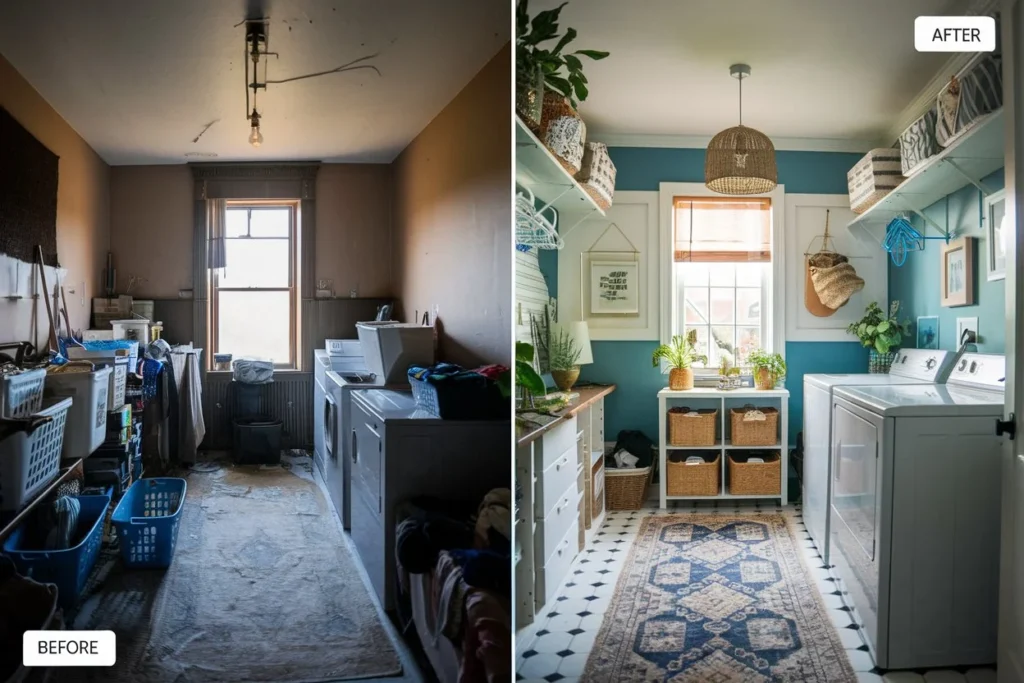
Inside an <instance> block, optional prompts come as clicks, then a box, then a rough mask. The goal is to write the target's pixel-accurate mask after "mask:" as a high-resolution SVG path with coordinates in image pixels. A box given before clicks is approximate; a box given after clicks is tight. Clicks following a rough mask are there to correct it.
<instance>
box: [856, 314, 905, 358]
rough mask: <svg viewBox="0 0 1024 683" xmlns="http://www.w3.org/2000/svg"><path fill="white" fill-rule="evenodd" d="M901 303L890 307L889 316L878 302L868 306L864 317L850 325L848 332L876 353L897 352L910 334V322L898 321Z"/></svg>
mask: <svg viewBox="0 0 1024 683" xmlns="http://www.w3.org/2000/svg"><path fill="white" fill-rule="evenodd" d="M899 310H900V302H899V301H893V302H892V303H891V304H890V305H889V315H888V317H886V315H885V311H883V310H882V308H881V307H880V306H879V305H878V302H877V301H872V302H871V303H870V304H868V307H867V309H866V310H865V313H864V317H863V318H861V319H860V320H859V321H857V322H855V323H850V326H849V327H847V328H846V331H847V332H849V333H850V334H852V335H855V336H856V337H857V338H858V339H859V340H860V343H861V345H863V346H866V347H867V348H869V349H871V350H873V351H875V352H876V353H881V354H887V353H889V352H890V351H895V350H896V349H898V348H899V346H900V344H902V343H903V338H904V337H905V336H907V335H908V334H910V321H909V320H904V321H903V322H902V323H901V322H900V321H899V320H898V319H897V317H896V314H897V313H899Z"/></svg>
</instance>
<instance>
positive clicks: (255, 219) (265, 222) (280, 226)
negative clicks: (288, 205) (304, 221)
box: [249, 208, 291, 237]
mask: <svg viewBox="0 0 1024 683" xmlns="http://www.w3.org/2000/svg"><path fill="white" fill-rule="evenodd" d="M290 217H291V209H283V208H275V209H253V210H252V218H251V219H250V223H249V235H250V236H252V237H288V222H289V218H290Z"/></svg>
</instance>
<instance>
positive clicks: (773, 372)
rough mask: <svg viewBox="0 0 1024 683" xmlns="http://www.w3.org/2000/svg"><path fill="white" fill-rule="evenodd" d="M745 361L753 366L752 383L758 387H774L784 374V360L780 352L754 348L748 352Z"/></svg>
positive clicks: (765, 388)
mask: <svg viewBox="0 0 1024 683" xmlns="http://www.w3.org/2000/svg"><path fill="white" fill-rule="evenodd" d="M747 361H748V362H749V363H750V366H751V367H752V368H754V384H755V386H757V388H758V389H761V390H764V391H767V390H770V389H774V388H775V385H776V384H778V383H779V380H780V379H782V378H783V377H785V376H786V361H785V360H783V358H782V354H778V353H768V352H767V351H765V350H764V349H755V350H754V351H751V352H750V355H749V356H748V357H747Z"/></svg>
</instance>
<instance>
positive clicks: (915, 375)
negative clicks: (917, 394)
mask: <svg viewBox="0 0 1024 683" xmlns="http://www.w3.org/2000/svg"><path fill="white" fill-rule="evenodd" d="M952 359H953V354H952V353H950V352H949V351H940V350H938V349H900V350H899V351H897V352H896V357H895V358H894V359H893V361H892V366H891V367H890V368H889V374H890V375H895V376H898V377H907V378H909V379H918V380H921V381H922V382H940V381H941V379H940V377H941V375H942V372H943V370H948V365H949V363H950V362H951V361H952Z"/></svg>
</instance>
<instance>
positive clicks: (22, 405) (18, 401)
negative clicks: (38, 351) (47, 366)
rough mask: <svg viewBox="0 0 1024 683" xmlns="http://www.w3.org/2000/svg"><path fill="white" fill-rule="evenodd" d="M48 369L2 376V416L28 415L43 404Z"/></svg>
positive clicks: (0, 414)
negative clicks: (44, 382) (44, 384)
mask: <svg viewBox="0 0 1024 683" xmlns="http://www.w3.org/2000/svg"><path fill="white" fill-rule="evenodd" d="M45 379H46V370H44V369H42V368H40V369H38V370H25V371H24V372H16V373H11V374H9V375H2V376H0V417H28V416H29V415H31V414H32V413H34V412H36V411H37V410H39V408H41V407H42V405H43V380H45Z"/></svg>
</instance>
